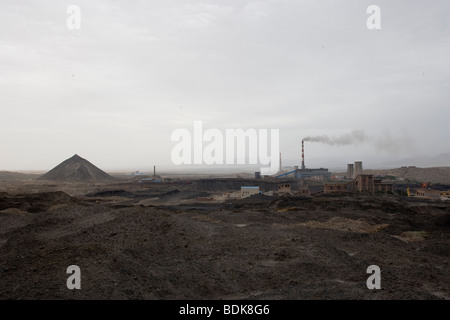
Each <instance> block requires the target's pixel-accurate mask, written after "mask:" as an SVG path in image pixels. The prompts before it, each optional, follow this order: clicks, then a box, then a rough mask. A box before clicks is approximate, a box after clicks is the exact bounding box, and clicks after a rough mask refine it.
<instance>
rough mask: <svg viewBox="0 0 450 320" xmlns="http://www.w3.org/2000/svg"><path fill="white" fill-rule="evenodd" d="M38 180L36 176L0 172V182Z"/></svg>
mask: <svg viewBox="0 0 450 320" xmlns="http://www.w3.org/2000/svg"><path fill="white" fill-rule="evenodd" d="M36 178H39V175H38V174H31V173H21V172H12V171H0V181H17V180H33V179H36Z"/></svg>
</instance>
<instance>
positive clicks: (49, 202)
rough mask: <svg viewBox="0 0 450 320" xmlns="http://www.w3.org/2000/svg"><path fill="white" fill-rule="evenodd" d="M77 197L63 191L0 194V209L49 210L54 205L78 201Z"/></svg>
mask: <svg viewBox="0 0 450 320" xmlns="http://www.w3.org/2000/svg"><path fill="white" fill-rule="evenodd" d="M76 202H77V201H76V199H74V198H72V197H71V196H69V195H68V194H67V193H65V192H62V191H57V192H41V193H32V194H23V195H17V196H6V195H4V194H2V196H0V211H1V210H4V209H10V208H15V209H20V210H22V211H27V212H41V211H47V210H48V209H50V208H51V207H53V206H56V205H64V204H72V203H76Z"/></svg>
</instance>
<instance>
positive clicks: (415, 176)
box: [364, 167, 450, 184]
mask: <svg viewBox="0 0 450 320" xmlns="http://www.w3.org/2000/svg"><path fill="white" fill-rule="evenodd" d="M364 173H367V174H374V175H381V176H394V177H397V178H400V179H406V180H409V181H416V182H431V183H443V184H450V167H436V168H419V167H404V168H396V169H387V170H364Z"/></svg>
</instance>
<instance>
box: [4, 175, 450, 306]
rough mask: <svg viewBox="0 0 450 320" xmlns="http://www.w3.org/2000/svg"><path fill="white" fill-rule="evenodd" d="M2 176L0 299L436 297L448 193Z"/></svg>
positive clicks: (446, 242) (443, 282)
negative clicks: (370, 284) (245, 193)
mask: <svg viewBox="0 0 450 320" xmlns="http://www.w3.org/2000/svg"><path fill="white" fill-rule="evenodd" d="M8 186H9V187H11V186H10V185H4V186H3V188H1V191H5V192H2V193H0V284H1V285H0V299H449V298H450V272H449V265H448V263H449V261H450V260H449V253H450V203H449V202H432V201H425V200H421V201H418V200H417V199H412V198H405V197H397V196H393V195H391V196H387V195H386V196H380V195H377V196H371V195H341V196H318V197H313V198H302V197H295V196H272V197H270V196H263V195H257V196H253V197H251V198H247V199H230V200H227V201H222V202H220V201H219V202H218V201H216V202H214V201H212V202H208V201H198V200H197V198H198V197H205V196H208V195H210V194H211V192H210V191H208V190H199V189H198V185H197V187H194V184H185V183H181V182H180V183H178V184H177V183H172V184H140V183H115V184H105V185H99V184H96V185H93V184H84V185H82V184H76V185H70V184H53V185H51V184H48V183H45V182H41V183H38V182H33V183H31V182H28V183H23V184H16V185H14V188H12V189H8ZM58 189H59V190H66V191H69V192H68V193H69V194H70V195H69V194H68V193H66V192H63V191H57V190H58ZM24 191H26V192H24ZM21 192H22V193H21ZM82 194H84V195H82ZM70 265H77V266H79V267H80V269H81V290H69V289H67V286H66V280H67V278H68V277H69V274H67V273H66V269H67V267H68V266H70ZM370 265H377V266H379V267H380V269H381V287H382V288H381V290H369V289H368V288H367V286H366V280H367V278H368V277H369V276H370V275H369V274H367V273H366V270H367V267H368V266H370Z"/></svg>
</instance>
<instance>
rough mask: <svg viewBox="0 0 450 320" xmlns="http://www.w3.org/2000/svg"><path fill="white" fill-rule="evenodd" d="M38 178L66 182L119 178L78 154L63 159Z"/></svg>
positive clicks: (101, 180)
mask: <svg viewBox="0 0 450 320" xmlns="http://www.w3.org/2000/svg"><path fill="white" fill-rule="evenodd" d="M38 180H52V181H66V182H111V181H116V180H117V179H116V178H114V177H112V176H110V175H109V174H107V173H106V172H104V171H102V170H100V169H99V168H97V167H96V166H94V165H93V164H92V163H90V162H89V161H87V160H86V159H83V158H81V157H80V156H78V155H74V156H73V157H71V158H69V159H67V160H65V161H63V162H62V163H61V164H59V165H58V166H56V167H55V168H53V169H52V170H50V171H49V172H47V173H46V174H44V175H43V176H42V177H40V178H39V179H38Z"/></svg>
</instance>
